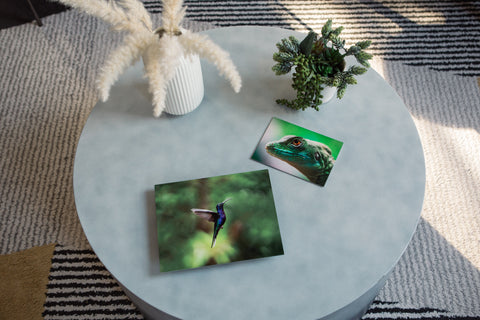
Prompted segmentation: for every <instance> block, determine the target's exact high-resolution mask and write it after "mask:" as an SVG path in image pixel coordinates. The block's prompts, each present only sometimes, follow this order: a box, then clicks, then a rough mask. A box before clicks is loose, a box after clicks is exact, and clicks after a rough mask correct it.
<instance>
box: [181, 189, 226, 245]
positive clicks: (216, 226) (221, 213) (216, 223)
mask: <svg viewBox="0 0 480 320" xmlns="http://www.w3.org/2000/svg"><path fill="white" fill-rule="evenodd" d="M228 200H230V198H228V199H226V200H224V201H223V202H220V203H219V204H217V212H215V211H212V210H207V209H190V210H192V212H193V213H195V214H196V215H197V216H199V217H200V218H203V219H205V220H208V221H210V222H213V239H212V246H211V248H213V247H214V246H215V242H216V240H217V235H218V232H219V231H220V229H222V228H223V225H224V224H225V221H227V216H226V215H225V210H224V209H223V205H224V204H225V202H227V201H228Z"/></svg>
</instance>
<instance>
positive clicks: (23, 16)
mask: <svg viewBox="0 0 480 320" xmlns="http://www.w3.org/2000/svg"><path fill="white" fill-rule="evenodd" d="M30 2H31V4H32V6H33V8H34V9H35V12H36V13H37V15H38V17H39V19H40V22H41V18H43V17H46V16H48V15H50V14H53V13H58V12H62V11H65V10H67V8H66V7H65V6H63V5H61V4H58V3H55V2H54V1H48V0H30ZM24 23H36V24H38V22H37V21H36V18H35V14H34V11H33V10H32V9H31V7H30V4H29V1H28V0H18V1H12V0H0V29H5V28H9V27H13V26H17V25H20V24H24Z"/></svg>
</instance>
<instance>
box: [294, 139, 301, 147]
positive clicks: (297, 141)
mask: <svg viewBox="0 0 480 320" xmlns="http://www.w3.org/2000/svg"><path fill="white" fill-rule="evenodd" d="M292 145H293V146H294V147H300V146H301V145H302V141H301V140H300V139H293V140H292Z"/></svg>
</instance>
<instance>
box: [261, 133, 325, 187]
mask: <svg viewBox="0 0 480 320" xmlns="http://www.w3.org/2000/svg"><path fill="white" fill-rule="evenodd" d="M265 149H266V151H267V153H269V154H270V155H272V156H274V157H275V158H278V159H280V160H282V161H285V162H287V163H288V164H290V165H291V166H293V167H295V168H296V169H297V170H299V171H300V172H302V173H303V174H304V175H306V176H307V177H308V178H309V179H310V180H316V179H317V178H316V177H317V176H318V175H319V174H325V173H329V172H330V170H331V169H332V167H333V163H334V162H335V160H334V158H333V157H332V151H331V150H330V148H329V147H328V146H326V145H324V144H323V143H320V142H316V141H312V140H308V139H305V138H303V137H300V136H292V135H289V136H284V137H283V138H281V139H280V140H278V141H272V142H269V143H267V144H266V146H265Z"/></svg>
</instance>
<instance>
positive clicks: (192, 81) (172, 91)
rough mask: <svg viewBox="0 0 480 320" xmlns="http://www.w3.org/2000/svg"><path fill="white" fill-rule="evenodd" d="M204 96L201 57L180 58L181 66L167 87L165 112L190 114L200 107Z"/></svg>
mask: <svg viewBox="0 0 480 320" xmlns="http://www.w3.org/2000/svg"><path fill="white" fill-rule="evenodd" d="M203 94H204V87H203V76H202V67H201V65H200V58H199V56H198V55H191V56H188V57H184V56H182V57H180V65H179V66H178V67H177V70H176V73H175V76H174V77H173V79H172V80H170V82H169V83H168V86H167V95H166V98H165V112H166V113H169V114H174V115H182V114H186V113H189V112H191V111H193V110H195V109H196V108H197V107H198V106H199V105H200V103H201V102H202V99H203Z"/></svg>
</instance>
